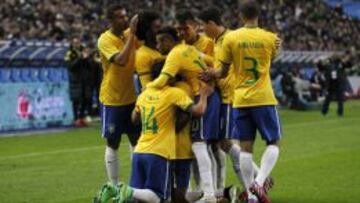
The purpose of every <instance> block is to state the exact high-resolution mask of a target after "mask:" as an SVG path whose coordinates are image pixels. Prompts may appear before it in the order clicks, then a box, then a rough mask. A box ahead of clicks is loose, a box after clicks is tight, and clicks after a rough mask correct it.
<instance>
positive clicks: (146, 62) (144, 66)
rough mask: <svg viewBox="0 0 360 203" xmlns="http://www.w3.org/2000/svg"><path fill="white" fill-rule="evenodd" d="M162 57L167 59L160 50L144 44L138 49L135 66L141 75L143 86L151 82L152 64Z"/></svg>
mask: <svg viewBox="0 0 360 203" xmlns="http://www.w3.org/2000/svg"><path fill="white" fill-rule="evenodd" d="M161 59H165V58H164V57H163V56H162V55H161V53H160V52H158V51H157V50H155V49H152V48H150V47H147V46H145V45H142V46H141V47H140V48H139V49H138V50H137V51H136V56H135V68H136V72H137V74H138V75H139V79H140V83H141V86H142V87H146V84H148V83H149V82H151V81H152V80H153V79H152V77H151V71H152V66H153V65H154V64H155V63H156V62H157V61H158V60H161Z"/></svg>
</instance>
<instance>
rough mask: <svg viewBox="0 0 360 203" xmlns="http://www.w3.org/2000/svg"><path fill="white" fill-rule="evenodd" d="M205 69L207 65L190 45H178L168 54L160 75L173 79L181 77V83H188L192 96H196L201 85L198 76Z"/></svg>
mask: <svg viewBox="0 0 360 203" xmlns="http://www.w3.org/2000/svg"><path fill="white" fill-rule="evenodd" d="M206 69H207V65H206V63H205V61H204V60H203V58H202V57H201V54H200V52H199V51H198V50H197V49H196V48H195V47H194V46H191V45H187V44H178V45H176V46H175V47H174V48H173V49H172V50H171V51H170V53H169V54H168V56H167V57H166V60H165V64H164V67H163V69H162V71H161V74H165V75H169V76H170V77H175V76H176V75H177V74H179V75H180V76H182V78H183V81H185V82H186V83H188V84H189V85H190V87H191V89H192V91H193V92H192V93H193V95H198V94H199V90H200V86H201V83H203V82H202V81H201V80H200V79H199V74H200V73H202V72H204V71H205V70H206Z"/></svg>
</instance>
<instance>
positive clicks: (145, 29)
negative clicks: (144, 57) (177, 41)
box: [136, 10, 161, 45]
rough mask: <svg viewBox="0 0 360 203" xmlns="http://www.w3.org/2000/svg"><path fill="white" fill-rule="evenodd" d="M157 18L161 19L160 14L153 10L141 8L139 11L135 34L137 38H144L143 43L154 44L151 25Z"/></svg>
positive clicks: (154, 38)
mask: <svg viewBox="0 0 360 203" xmlns="http://www.w3.org/2000/svg"><path fill="white" fill-rule="evenodd" d="M159 19H160V20H161V16H160V14H159V13H158V12H156V11H154V10H141V11H140V12H139V21H138V24H137V31H136V36H137V38H138V39H140V40H144V41H145V45H154V44H156V33H154V32H153V31H152V29H151V25H152V23H153V22H154V21H155V20H159Z"/></svg>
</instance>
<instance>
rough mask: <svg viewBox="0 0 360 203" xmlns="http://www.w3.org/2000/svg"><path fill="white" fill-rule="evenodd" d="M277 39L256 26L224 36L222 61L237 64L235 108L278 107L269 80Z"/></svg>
mask: <svg viewBox="0 0 360 203" xmlns="http://www.w3.org/2000/svg"><path fill="white" fill-rule="evenodd" d="M276 38H277V37H276V35H275V34H274V33H271V32H268V31H266V30H263V29H261V28H257V27H255V28H248V27H244V28H240V29H238V30H235V31H233V32H231V33H229V34H228V35H226V36H225V39H224V45H223V46H224V47H223V49H222V53H221V54H220V55H221V56H220V58H221V60H222V61H224V62H229V61H232V62H233V64H234V75H235V78H236V88H235V95H234V106H235V107H244V106H259V105H275V104H277V101H276V99H275V96H274V93H273V90H272V85H271V79H270V66H271V61H272V59H273V57H274V56H275V55H276V51H277V50H276V46H275V41H276ZM229 56H230V57H231V58H232V59H231V60H230V59H229Z"/></svg>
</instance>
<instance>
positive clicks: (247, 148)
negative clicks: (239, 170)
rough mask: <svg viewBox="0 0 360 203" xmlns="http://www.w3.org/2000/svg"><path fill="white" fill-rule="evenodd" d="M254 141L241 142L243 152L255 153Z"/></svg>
mask: <svg viewBox="0 0 360 203" xmlns="http://www.w3.org/2000/svg"><path fill="white" fill-rule="evenodd" d="M253 146H254V142H253V141H240V148H241V151H243V152H248V153H252V152H253Z"/></svg>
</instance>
